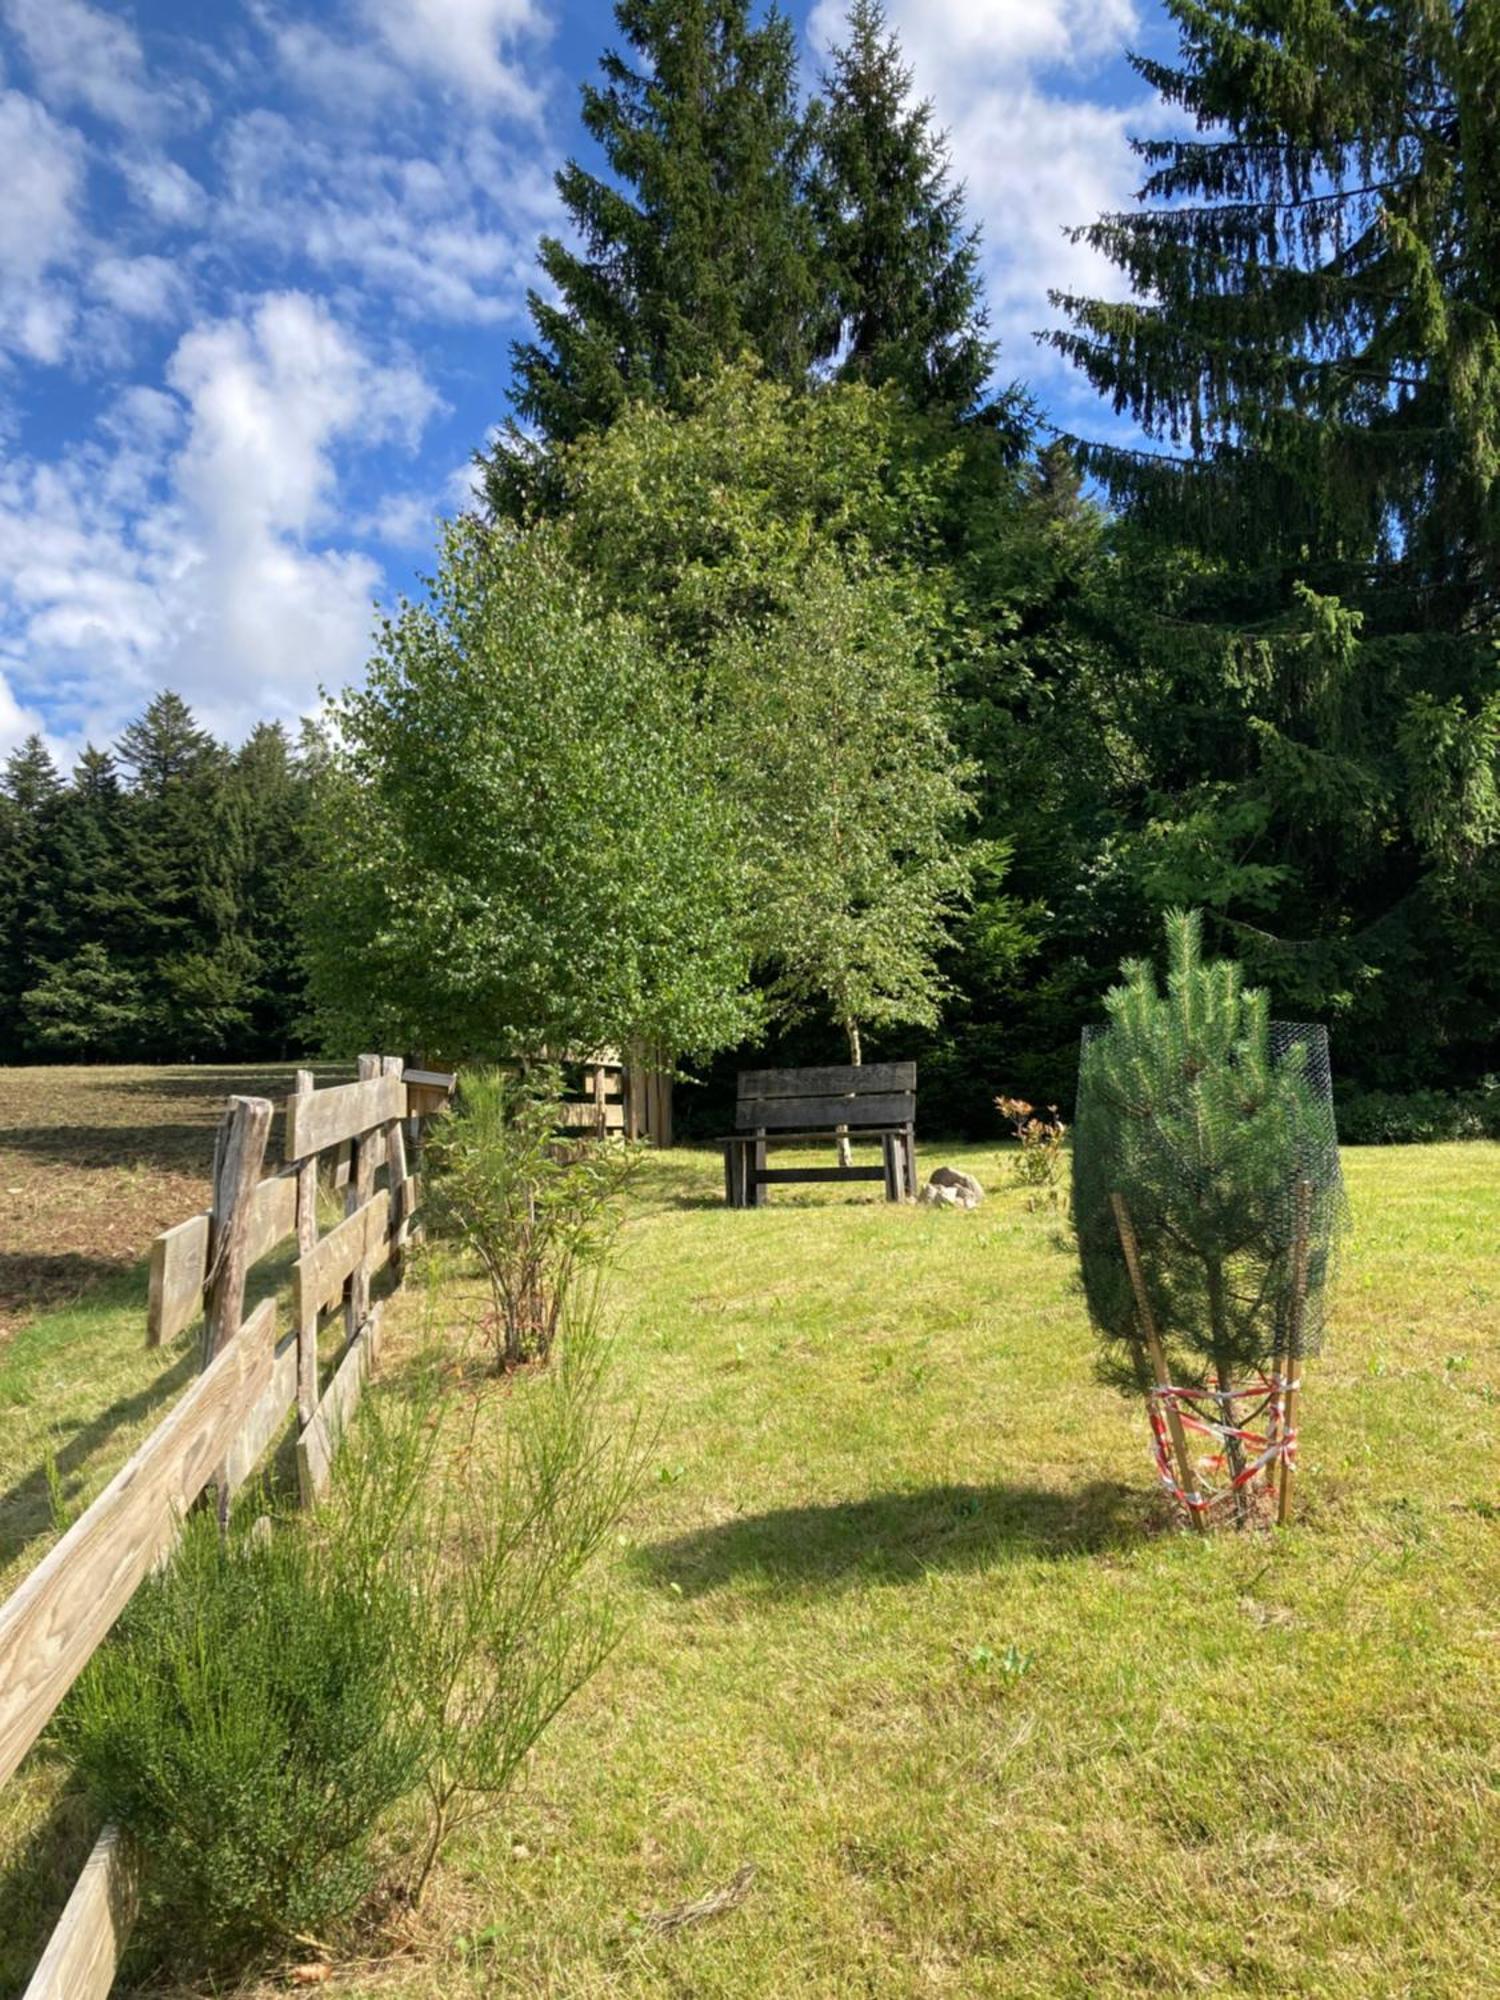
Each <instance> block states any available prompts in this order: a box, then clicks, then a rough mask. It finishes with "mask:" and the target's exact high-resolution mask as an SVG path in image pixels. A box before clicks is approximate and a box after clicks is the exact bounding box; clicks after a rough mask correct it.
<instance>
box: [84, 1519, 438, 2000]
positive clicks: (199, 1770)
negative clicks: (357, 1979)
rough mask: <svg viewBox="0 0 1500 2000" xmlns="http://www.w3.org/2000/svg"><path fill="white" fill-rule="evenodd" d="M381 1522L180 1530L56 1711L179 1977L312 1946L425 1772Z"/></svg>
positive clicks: (399, 1589) (163, 1958)
mask: <svg viewBox="0 0 1500 2000" xmlns="http://www.w3.org/2000/svg"><path fill="white" fill-rule="evenodd" d="M367 1497H369V1498H371V1499H372V1500H376V1501H378V1500H379V1496H375V1495H370V1496H367ZM391 1524H392V1515H391V1508H390V1505H389V1501H388V1499H387V1500H386V1501H384V1502H383V1503H381V1504H380V1505H379V1506H378V1509H377V1511H375V1512H372V1513H370V1514H368V1515H367V1517H366V1519H365V1521H364V1523H363V1524H362V1526H361V1527H360V1529H359V1533H358V1535H357V1536H356V1537H355V1538H354V1539H353V1540H351V1539H350V1538H349V1537H347V1536H330V1537H329V1538H328V1539H327V1540H326V1541H322V1540H319V1539H316V1538H315V1537H314V1535H313V1534H312V1532H311V1531H310V1530H304V1529H302V1528H301V1527H300V1526H298V1525H287V1526H285V1527H282V1528H278V1529H277V1530H275V1531H274V1532H273V1533H272V1535H271V1536H270V1538H269V1539H267V1540H264V1541H261V1540H257V1539H255V1538H253V1537H252V1538H246V1537H243V1536H239V1535H236V1536H234V1537H233V1538H232V1539H229V1540H225V1539H224V1538H222V1537H221V1535H220V1532H219V1528H218V1525H217V1523H216V1521H215V1520H214V1519H213V1517H212V1515H210V1514H202V1513H200V1514H197V1515H195V1516H193V1517H192V1518H191V1519H190V1520H189V1521H188V1522H187V1523H186V1524H185V1529H184V1534H183V1539H182V1542H181V1545H180V1547H179V1549H178V1551H177V1553H176V1555H175V1556H174V1558H173V1560H172V1561H171V1563H170V1564H169V1565H168V1567H167V1568H166V1569H165V1570H164V1571H162V1572H161V1573H160V1574H158V1575H157V1576H154V1577H150V1578H148V1579H147V1581H146V1582H145V1583H144V1584H142V1586H141V1588H140V1589H139V1590H138V1591H137V1593H136V1595H135V1597H134V1598H133V1599H132V1601H131V1604H130V1606H129V1609H128V1610H127V1611H126V1613H125V1615H124V1617H123V1619H122V1620H121V1624H120V1629H119V1631H118V1633H117V1635H116V1636H115V1637H114V1638H113V1639H112V1640H111V1641H110V1642H109V1643H108V1644H107V1645H105V1646H104V1647H103V1648H102V1649H101V1650H100V1651H99V1652H98V1653H97V1654H96V1655H95V1656H94V1658H93V1660H92V1661H91V1662H90V1664H89V1666H88V1668H87V1669H86V1670H85V1672H84V1674H83V1677H82V1679H81V1680H80V1681H79V1683H78V1686H77V1688H76V1689H75V1691H74V1693H73V1694H72V1695H71V1696H70V1698H69V1701H68V1703H67V1705H66V1706H65V1708H64V1709H63V1711H62V1713H61V1719H60V1722H59V1725H58V1726H59V1731H60V1734H61V1737H62V1740H63V1741H64V1743H65V1745H66V1747H67V1748H68V1750H69V1751H70V1752H71V1753H72V1756H73V1758H74V1760H75V1762H76V1765H77V1769H78V1771H79V1774H80V1777H81V1779H82V1782H83V1784H84V1787H85V1789H86V1791H87V1793H88V1796H89V1799H90V1803H91V1805H92V1806H93V1808H94V1810H95V1811H96V1812H97V1813H98V1815H99V1816H100V1817H101V1818H102V1819H108V1820H112V1821H114V1822H115V1823H116V1824H118V1825H119V1826H121V1827H123V1828H124V1829H125V1831H126V1832H127V1833H128V1834H129V1835H130V1836H131V1837H132V1838H133V1839H134V1840H135V1841H136V1842H137V1844H138V1845H139V1848H140V1850H141V1852H142V1854H143V1855H144V1857H145V1880H144V1889H143V1908H144V1918H143V1928H142V1934H141V1948H142V1950H143V1952H144V1954H145V1955H146V1956H147V1957H148V1958H149V1959H152V1960H154V1961H155V1962H157V1963H159V1964H162V1965H164V1966H166V1967H168V1968H170V1969H171V1971H172V1972H173V1973H174V1974H182V1973H185V1972H187V1971H189V1970H209V1969H211V1970H214V1971H226V1970H231V1969H233V1968H234V1967H236V1966H238V1965H240V1964H242V1963H244V1962H245V1961H246V1960H249V1959H252V1958H254V1957H256V1956H258V1955H260V1954H262V1953H264V1952H266V1951H268V1950H274V1949H275V1948H277V1947H278V1946H284V1945H285V1944H286V1943H287V1942H288V1941H290V1940H291V1939H293V1938H295V1937H298V1936H304V1935H307V1934H309V1933H310V1934H312V1935H314V1936H317V1935H321V1934H323V1932H324V1931H325V1929H326V1927H327V1926H328V1925H330V1924H332V1923H334V1922H336V1921H337V1920H339V1919H340V1918H342V1917H344V1916H346V1915H347V1914H348V1913H349V1912H350V1911H351V1910H352V1909H353V1908H354V1907H355V1905H356V1904H357V1903H358V1902H359V1900H360V1899H361V1898H362V1897H363V1896H364V1895H365V1894H366V1893H367V1892H368V1891H369V1889H370V1888H371V1887H372V1886H373V1883H374V1881H375V1878H376V1869H377V1862H376V1858H375V1856H374V1853H373V1851H372V1839H373V1836H374V1833H375V1830H376V1828H377V1826H378V1825H379V1823H380V1820H381V1818H382V1816H383V1815H384V1814H385V1812H386V1811H387V1810H388V1809H389V1808H390V1807H392V1806H393V1805H394V1804H395V1803H396V1802H397V1801H398V1800H399V1799H401V1798H402V1797H403V1796H404V1795H405V1794H406V1793H407V1792H408V1791H409V1790H410V1789H411V1788H412V1786H413V1785H414V1784H416V1783H417V1782H418V1779H419V1776H420V1773H421V1770H422V1768H423V1764H424V1741H425V1738H424V1725H423V1718H422V1717H421V1716H420V1714H417V1713H414V1712H413V1711H412V1710H411V1709H410V1708H409V1707H408V1706H407V1705H406V1703H405V1702H404V1701H403V1700H402V1699H401V1694H400V1686H399V1679H398V1670H397V1659H398V1654H397V1648H398V1646H399V1644H400V1642H401V1640H402V1637H403V1635H404V1633H405V1632H406V1630H407V1629H408V1626H409V1623H410V1617H411V1611H410V1607H409V1605H408V1603H407V1601H406V1599H405V1596H404V1591H403V1582H402V1579H401V1578H400V1576H399V1574H397V1573H396V1572H395V1571H393V1570H389V1569H383V1568H382V1566H381V1565H380V1564H379V1563H378V1562H376V1561H374V1560H371V1559H370V1554H371V1545H372V1540H373V1538H374V1537H375V1536H376V1535H377V1534H378V1532H379V1531H380V1530H381V1529H382V1528H383V1529H384V1530H386V1531H389V1528H390V1526H391Z"/></svg>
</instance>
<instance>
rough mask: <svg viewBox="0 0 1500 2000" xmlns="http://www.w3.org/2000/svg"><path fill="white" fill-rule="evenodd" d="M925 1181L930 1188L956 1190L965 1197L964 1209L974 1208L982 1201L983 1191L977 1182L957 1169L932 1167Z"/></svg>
mask: <svg viewBox="0 0 1500 2000" xmlns="http://www.w3.org/2000/svg"><path fill="white" fill-rule="evenodd" d="M927 1179H928V1183H929V1185H930V1186H932V1187H945V1188H957V1189H958V1191H959V1193H960V1194H964V1195H967V1196H968V1197H969V1199H968V1201H967V1202H965V1203H964V1206H965V1207H966V1208H975V1207H977V1206H978V1204H979V1203H980V1202H982V1201H983V1200H984V1189H983V1188H982V1187H981V1186H980V1185H979V1183H978V1181H976V1180H975V1178H974V1176H973V1175H972V1174H966V1173H964V1172H963V1170H962V1169H961V1168H959V1167H934V1168H933V1170H932V1172H931V1173H930V1174H929V1175H928V1176H927Z"/></svg>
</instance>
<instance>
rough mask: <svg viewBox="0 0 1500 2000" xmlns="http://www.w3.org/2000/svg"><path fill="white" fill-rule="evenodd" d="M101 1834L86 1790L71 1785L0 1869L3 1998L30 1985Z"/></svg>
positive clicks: (16, 1844)
mask: <svg viewBox="0 0 1500 2000" xmlns="http://www.w3.org/2000/svg"><path fill="white" fill-rule="evenodd" d="M97 1832H98V1829H97V1827H95V1826H93V1825H91V1824H90V1816H89V1812H88V1807H87V1804H86V1802H85V1800H84V1799H83V1797H82V1794H81V1792H80V1791H79V1790H78V1788H77V1787H76V1786H74V1785H73V1784H71V1783H69V1785H68V1787H67V1789H65V1790H64V1791H63V1792H62V1794H61V1795H60V1796H59V1797H58V1798H56V1799H55V1800H54V1801H53V1803H52V1805H51V1806H50V1808H49V1809H48V1810H47V1812H46V1813H45V1816H44V1817H43V1818H42V1819H40V1820H39V1821H38V1822H37V1823H36V1824H34V1825H32V1826H31V1827H29V1828H28V1829H27V1831H26V1832H25V1833H24V1834H23V1835H22V1836H21V1837H20V1838H19V1840H17V1841H16V1842H15V1844H14V1846H13V1848H12V1851H11V1852H10V1853H9V1854H8V1855H7V1857H6V1860H5V1863H4V1865H3V1866H0V1909H3V1910H4V1912H5V1922H4V1923H3V1924H0V1994H19V1993H20V1992H21V1991H22V1990H23V1988H24V1987H25V1985H26V1982H27V1980H28V1979H29V1978H30V1976H31V1972H32V1970H33V1969H34V1968H35V1965H36V1962H37V1960H38V1959H39V1958H40V1957H41V1955H42V1953H43V1951H44V1950H45V1949H46V1945H47V1939H48V1937H49V1936H50V1935H51V1932H52V1928H53V1926H54V1924H55V1923H56V1922H57V1920H58V1918H59V1917H60V1916H61V1914H62V1910H63V1905H64V1904H65V1903H66V1902H67V1899H68V1894H69V1891H70V1889H71V1887H72V1884H73V1882H74V1881H75V1880H76V1878H77V1876H78V1874H79V1871H80V1870H81V1869H82V1867H83V1864H84V1862H85V1861H86V1860H87V1859H88V1855H89V1849H90V1848H91V1847H92V1846H93V1843H94V1838H95V1835H96V1833H97ZM8 1844H9V1843H8Z"/></svg>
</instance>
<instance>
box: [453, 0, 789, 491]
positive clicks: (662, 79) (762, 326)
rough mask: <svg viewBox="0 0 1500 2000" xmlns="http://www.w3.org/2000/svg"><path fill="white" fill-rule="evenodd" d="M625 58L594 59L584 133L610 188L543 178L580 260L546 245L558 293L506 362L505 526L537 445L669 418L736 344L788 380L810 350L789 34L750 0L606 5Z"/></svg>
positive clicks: (492, 486) (532, 473)
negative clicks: (639, 414)
mask: <svg viewBox="0 0 1500 2000" xmlns="http://www.w3.org/2000/svg"><path fill="white" fill-rule="evenodd" d="M615 20H616V22H617V24H618V27H619V30H620V33H621V34H622V36H623V37H624V40H625V44H626V52H625V53H621V52H620V51H618V50H610V51H608V52H607V53H606V54H605V56H604V58H603V62H602V68H603V76H604V80H603V83H602V85H592V84H590V85H586V86H585V87H584V91H583V123H584V128H585V130H586V131H587V132H588V135H589V137H590V138H591V139H592V140H594V141H595V142H596V143H597V144H598V145H599V147H600V148H601V149H602V151H603V153H604V156H605V160H606V161H607V163H608V166H609V168H610V170H611V177H610V178H605V177H604V176H602V175H599V174H595V173H593V172H591V171H590V170H589V169H588V168H587V167H585V166H584V165H583V164H582V163H581V162H579V161H577V160H570V161H569V162H568V163H567V165H566V166H565V167H564V168H563V169H562V171H561V172H560V173H559V175H558V177H557V185H558V190H559V192H560V194H561V196H562V199H563V204H564V206H565V207H566V209H567V211H568V214H569V216H570V217H571V219H572V221H573V224H574V227H575V229H576V231H577V234H578V237H579V238H580V239H581V245H582V247H581V249H580V250H576V251H575V250H573V249H570V248H569V247H568V246H567V245H566V244H564V243H563V242H561V241H560V240H559V239H558V238H556V237H550V236H549V237H544V238H543V239H542V244H541V262H542V268H543V270H544V271H545V272H546V274H547V277H548V278H549V279H550V281H551V283H552V286H553V287H554V288H555V290H556V292H557V294H558V296H557V298H556V300H553V299H551V298H544V297H543V296H542V295H541V294H540V293H538V292H533V293H531V295H530V298H529V307H530V312H531V317H532V322H533V325H534V327H535V329H536V333H535V338H533V339H531V340H528V341H522V342H519V343H517V345H516V346H515V348H514V350H513V358H514V377H515V388H514V391H513V395H514V402H515V408H516V411H517V414H518V416H519V418H520V420H521V424H522V425H525V426H526V427H527V429H526V430H525V431H524V432H523V430H522V429H521V427H520V425H517V424H512V425H511V426H510V427H509V429H508V432H507V434H506V435H505V436H503V437H502V439H501V440H500V442H499V444H498V446H497V448H496V450H495V452H494V455H493V456H492V458H491V459H490V461H489V463H488V467H487V473H486V485H487V490H488V494H489V498H490V502H491V505H492V506H493V507H494V508H495V510H496V511H497V512H499V513H502V514H514V513H517V512H519V511H522V510H524V507H525V505H526V504H527V501H528V499H530V498H532V497H534V493H535V490H536V485H537V480H538V477H539V473H540V470H541V467H542V465H543V464H544V459H539V456H538V452H537V449H536V445H535V442H534V440H535V439H537V438H540V440H542V442H543V444H556V443H567V442H570V441H572V440H573V439H575V438H578V437H580V436H582V435H583V434H585V433H586V432H588V431H591V430H597V429H600V428H602V427H604V426H605V425H607V424H608V423H609V422H610V421H611V420H612V419H613V418H614V417H615V416H616V415H617V414H618V413H619V411H620V410H621V409H622V408H623V407H624V405H625V404H626V403H627V402H629V401H632V400H635V399H639V398H646V399H653V400H660V401H662V402H664V403H666V404H667V405H668V406H671V407H675V406H676V405H677V404H678V403H679V402H680V400H681V398H682V396H683V393H684V391H685V390H686V388H687V385H688V384H689V383H691V382H692V381H693V380H695V379H696V378H697V377H699V376H701V375H703V374H705V373H707V372H708V371H709V370H710V369H711V368H712V367H713V366H714V365H715V363H717V362H719V361H722V360H726V359H732V358H733V357H735V356H736V355H738V354H739V353H741V352H743V351H745V350H749V351H750V352H752V353H754V354H755V355H757V356H758V357H759V359H760V360H761V362H762V364H763V365H764V366H765V368H766V369H767V370H768V371H769V372H770V373H771V374H772V375H773V376H775V377H777V378H778V379H781V380H786V381H797V380H800V379H801V378H802V377H803V375H804V374H805V372H806V369H807V367H808V364H809V362H810V360H811V356H812V348H813V338H814V320H815V314H816V288H815V280H814V270H813V263H814V254H815V253H814V245H813V241H812V232H811V226H810V221H809V217H808V213H807V209H806V205H805V202H804V200H803V190H804V182H805V177H806V171H807V162H808V141H807V134H806V130H805V125H804V121H803V118H802V115H801V112H800V109H799V107H798V103H797V81H796V45H795V40H794V37H793V31H792V27H791V23H790V22H789V21H788V19H787V18H786V16H785V15H784V14H782V13H780V12H779V11H778V10H776V9H775V8H772V10H771V11H770V13H769V14H768V15H767V17H766V19H765V20H764V22H763V23H761V24H760V25H759V26H756V25H754V24H752V21H751V16H750V5H749V0H617V5H616V7H615Z"/></svg>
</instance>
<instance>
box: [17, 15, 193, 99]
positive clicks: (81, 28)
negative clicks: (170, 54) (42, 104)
mask: <svg viewBox="0 0 1500 2000" xmlns="http://www.w3.org/2000/svg"><path fill="white" fill-rule="evenodd" d="M4 19H5V21H6V23H7V25H8V26H9V27H10V28H11V29H12V31H13V32H14V34H15V36H16V39H17V41H18V42H19V43H20V45H21V48H22V49H23V51H24V52H25V55H26V58H27V61H28V62H29V63H30V65H31V68H32V71H33V73H34V75H35V77H36V81H37V88H38V90H39V91H40V92H41V94H42V96H43V97H45V98H46V99H47V101H48V102H49V103H52V104H64V105H72V104H78V105H82V106H84V107H85V108H86V109H88V110H89V111H92V112H94V113H95V115H96V116H98V117H100V118H104V119H107V120H108V121H109V122H110V123H111V124H114V125H118V126H120V127H122V128H123V129H125V130H127V131H134V132H146V131H154V130H156V129H157V128H158V127H160V126H161V125H162V124H164V123H165V122H166V121H167V120H168V119H169V118H170V117H171V116H173V115H174V113H177V112H181V111H182V110H184V109H186V108H187V107H188V105H189V103H190V102H196V93H195V92H189V91H188V90H187V88H186V86H184V85H183V84H181V83H176V84H174V85H173V86H172V87H171V88H169V89H165V90H163V89H159V88H157V87H155V86H154V85H153V84H152V82H151V81H150V79H149V78H148V76H147V73H146V62H145V57H144V55H143V53H142V50H141V44H140V39H139V37H138V36H137V35H136V33H135V30H134V29H133V28H132V27H131V26H130V25H129V23H128V22H126V21H123V20H121V18H120V16H119V14H118V13H106V12H105V11H104V10H103V9H102V8H99V7H93V6H90V5H89V4H88V0H4Z"/></svg>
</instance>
